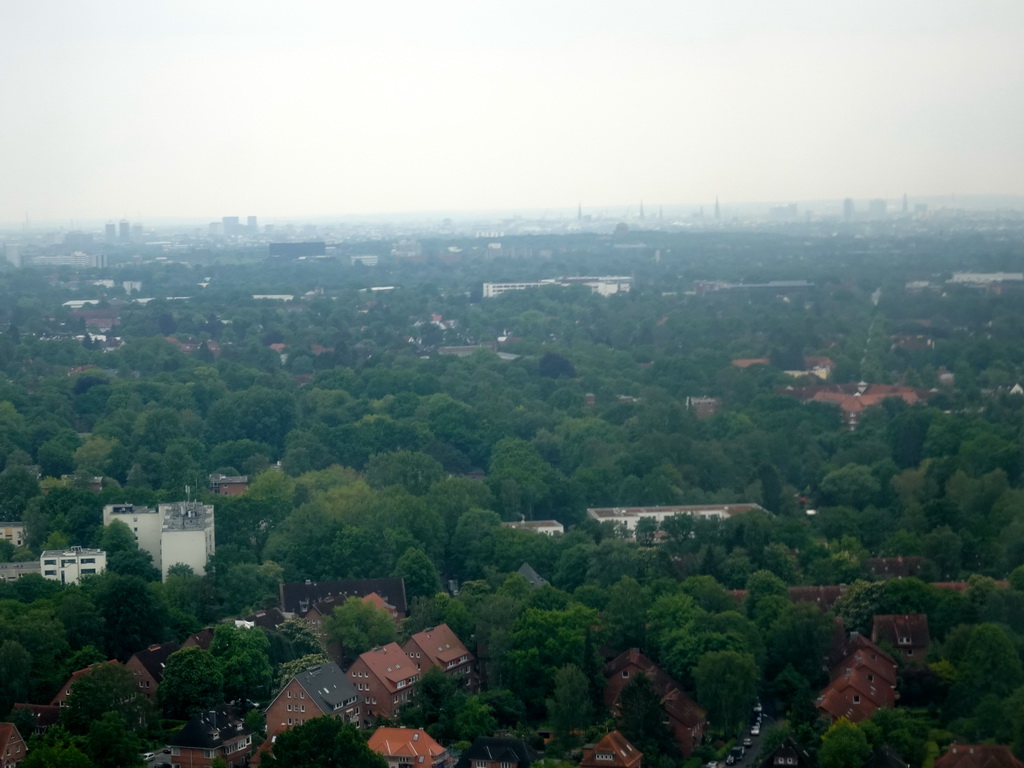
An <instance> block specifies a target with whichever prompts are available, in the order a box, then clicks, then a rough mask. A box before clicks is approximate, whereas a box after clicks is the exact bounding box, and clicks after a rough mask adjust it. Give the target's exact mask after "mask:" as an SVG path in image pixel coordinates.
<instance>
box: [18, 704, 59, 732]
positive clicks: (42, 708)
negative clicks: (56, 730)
mask: <svg viewBox="0 0 1024 768" xmlns="http://www.w3.org/2000/svg"><path fill="white" fill-rule="evenodd" d="M14 708H15V709H27V710H28V711H29V712H31V713H32V719H33V720H35V727H36V730H38V731H45V730H46V729H47V728H49V727H50V726H51V725H54V724H55V723H56V722H57V721H58V720H59V719H60V707H58V706H57V705H56V704H20V703H19V704H15V705H14Z"/></svg>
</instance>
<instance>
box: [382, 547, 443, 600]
mask: <svg viewBox="0 0 1024 768" xmlns="http://www.w3.org/2000/svg"><path fill="white" fill-rule="evenodd" d="M392 576H395V577H396V578H400V579H405V593H406V594H407V595H408V596H409V597H410V598H416V597H430V596H432V595H435V594H437V592H438V590H439V589H441V579H440V578H439V577H438V575H437V568H435V567H434V564H433V563H432V562H431V561H430V558H429V557H427V555H426V554H425V553H424V552H423V550H421V549H417V548H416V547H409V548H408V549H407V550H405V553H404V554H403V555H402V556H401V557H400V558H398V562H397V563H396V564H395V570H394V573H392Z"/></svg>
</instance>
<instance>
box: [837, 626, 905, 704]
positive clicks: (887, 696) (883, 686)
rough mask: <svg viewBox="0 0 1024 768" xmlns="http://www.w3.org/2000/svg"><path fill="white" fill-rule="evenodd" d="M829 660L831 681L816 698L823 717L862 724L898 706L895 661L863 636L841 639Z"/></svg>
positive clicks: (854, 635)
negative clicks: (885, 710) (879, 712)
mask: <svg viewBox="0 0 1024 768" xmlns="http://www.w3.org/2000/svg"><path fill="white" fill-rule="evenodd" d="M828 660H829V670H830V671H829V678H830V680H829V684H828V685H827V686H825V688H824V689H823V690H822V692H821V694H819V696H818V701H817V705H818V711H819V712H820V713H821V714H822V715H823V716H825V717H827V718H829V719H831V720H833V721H834V720H838V719H839V718H840V717H845V718H846V719H847V720H849V721H850V722H852V723H860V722H863V721H865V720H867V719H869V718H870V717H871V715H873V714H874V713H875V712H876V711H877V710H879V709H882V708H892V707H894V706H896V698H897V693H896V661H895V659H893V658H892V656H890V655H889V654H888V653H886V652H885V651H883V650H882V649H881V648H879V647H878V645H876V644H875V643H873V642H872V641H871V640H869V639H868V638H866V637H865V636H864V635H861V634H858V633H853V634H851V636H850V637H849V638H848V639H842V640H840V642H839V643H837V644H836V645H835V646H834V647H833V649H832V651H831V652H830V653H829V659H828Z"/></svg>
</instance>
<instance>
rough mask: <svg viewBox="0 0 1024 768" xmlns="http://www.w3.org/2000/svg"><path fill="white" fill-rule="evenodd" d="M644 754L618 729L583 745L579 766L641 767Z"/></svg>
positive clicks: (596, 767) (595, 767)
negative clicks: (597, 740)
mask: <svg viewBox="0 0 1024 768" xmlns="http://www.w3.org/2000/svg"><path fill="white" fill-rule="evenodd" d="M643 759H644V755H643V752H641V751H640V750H639V749H637V748H636V747H634V746H633V745H632V744H630V742H629V739H627V738H626V737H625V736H623V735H622V734H621V733H619V732H618V731H612V732H611V733H607V734H605V736H604V738H602V739H601V740H600V741H599V742H597V744H587V745H586V746H584V747H583V759H582V760H580V768H642V766H643Z"/></svg>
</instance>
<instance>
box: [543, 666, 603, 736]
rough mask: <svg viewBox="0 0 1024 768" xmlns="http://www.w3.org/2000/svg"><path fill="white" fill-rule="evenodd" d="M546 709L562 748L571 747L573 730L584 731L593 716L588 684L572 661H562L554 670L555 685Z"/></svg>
mask: <svg viewBox="0 0 1024 768" xmlns="http://www.w3.org/2000/svg"><path fill="white" fill-rule="evenodd" d="M547 708H548V720H549V721H550V722H551V727H552V729H553V730H554V732H555V738H557V739H558V743H559V745H560V746H561V747H562V750H563V751H565V752H567V751H569V750H571V749H572V748H573V747H574V746H575V740H574V732H576V731H582V730H584V729H585V728H586V727H587V726H589V725H590V724H591V722H592V721H593V717H594V709H593V706H592V705H591V703H590V683H589V681H588V680H587V677H586V675H584V674H583V672H582V671H581V670H580V668H579V667H577V666H576V665H575V664H566V665H565V666H564V667H562V668H561V669H559V670H558V671H557V672H556V673H555V688H554V692H553V695H552V696H551V698H550V699H548V700H547Z"/></svg>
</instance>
